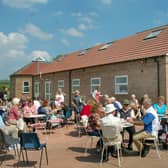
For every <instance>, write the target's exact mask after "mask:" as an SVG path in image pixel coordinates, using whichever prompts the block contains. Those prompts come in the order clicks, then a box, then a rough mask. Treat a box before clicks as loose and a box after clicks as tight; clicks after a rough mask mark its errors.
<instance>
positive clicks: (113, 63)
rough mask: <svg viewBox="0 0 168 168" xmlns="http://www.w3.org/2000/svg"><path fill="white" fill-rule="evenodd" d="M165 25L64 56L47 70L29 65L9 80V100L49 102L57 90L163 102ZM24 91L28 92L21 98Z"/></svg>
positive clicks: (167, 88) (167, 57) (167, 91)
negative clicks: (147, 97)
mask: <svg viewBox="0 0 168 168" xmlns="http://www.w3.org/2000/svg"><path fill="white" fill-rule="evenodd" d="M167 63H168V25H165V26H161V27H157V28H153V29H150V30H146V31H143V32H138V33H136V34H134V35H132V36H129V37H126V38H123V39H119V40H116V41H112V42H109V43H105V44H100V45H97V46H93V47H91V48H88V49H84V50H82V51H76V52H73V53H70V54H67V55H65V56H63V57H61V58H59V60H57V61H53V62H51V63H49V64H47V63H44V62H39V61H38V60H37V61H33V62H32V63H31V64H29V65H27V66H25V67H24V68H22V69H21V70H18V71H17V72H16V73H14V74H12V75H11V83H12V87H11V93H12V94H11V95H12V96H18V97H21V96H31V97H32V96H37V97H41V98H45V99H51V98H54V96H55V92H56V90H57V88H62V89H63V91H64V92H65V93H66V97H65V98H66V102H67V103H68V102H70V100H71V95H72V92H73V91H74V90H75V89H79V90H80V92H81V95H82V96H85V97H86V98H89V97H90V95H91V92H92V91H93V90H94V88H95V87H97V86H100V89H101V93H102V94H109V95H113V96H115V97H117V98H118V99H123V98H128V97H130V95H131V94H132V93H135V94H136V95H137V97H138V98H141V97H142V96H143V94H145V93H147V94H149V95H150V97H151V98H153V99H154V100H156V98H157V97H158V96H159V95H163V96H165V97H166V100H168V64H167ZM24 89H27V90H26V92H25V90H24Z"/></svg>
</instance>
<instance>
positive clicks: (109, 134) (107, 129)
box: [100, 126, 122, 167]
mask: <svg viewBox="0 0 168 168" xmlns="http://www.w3.org/2000/svg"><path fill="white" fill-rule="evenodd" d="M102 133H103V137H102V140H103V148H102V152H101V159H100V163H101V164H102V161H103V153H104V150H105V149H106V154H107V150H108V146H115V147H116V149H117V156H118V166H119V167H121V155H122V153H121V143H122V138H118V140H116V138H117V137H118V136H119V135H120V132H119V130H118V129H117V128H116V127H115V126H102Z"/></svg>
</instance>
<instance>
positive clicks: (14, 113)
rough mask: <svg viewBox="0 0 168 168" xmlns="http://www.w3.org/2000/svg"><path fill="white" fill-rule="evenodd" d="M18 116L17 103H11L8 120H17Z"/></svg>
mask: <svg viewBox="0 0 168 168" xmlns="http://www.w3.org/2000/svg"><path fill="white" fill-rule="evenodd" d="M19 118H20V113H19V108H18V106H17V105H13V106H12V107H11V109H10V112H9V118H8V119H9V120H18V119H19Z"/></svg>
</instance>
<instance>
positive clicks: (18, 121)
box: [0, 88, 168, 160]
mask: <svg viewBox="0 0 168 168" xmlns="http://www.w3.org/2000/svg"><path fill="white" fill-rule="evenodd" d="M0 96H1V97H0V130H1V131H2V132H3V133H4V135H5V138H6V139H7V138H8V136H12V137H13V138H14V139H16V138H18V136H19V133H20V132H22V131H28V130H29V129H28V128H29V126H30V125H31V124H33V123H35V120H34V119H33V118H28V117H26V116H31V115H37V114H43V115H46V118H47V119H49V120H52V119H56V118H57V119H60V120H59V121H60V124H61V125H63V124H66V123H67V122H68V121H69V120H74V123H75V122H77V121H76V120H77V118H80V120H81V122H82V123H83V125H84V127H85V128H86V130H87V133H88V135H89V136H98V137H101V136H102V131H101V127H102V126H104V125H112V126H115V127H116V128H117V129H118V132H119V134H118V136H117V137H116V139H118V138H122V139H123V138H124V132H125V131H127V132H128V135H129V141H128V145H127V151H137V152H141V155H142V157H145V156H146V155H147V154H148V152H149V149H150V148H149V146H147V145H143V144H142V141H141V140H142V139H143V138H145V137H151V136H154V135H155V134H156V133H157V132H158V130H159V129H160V124H161V127H162V129H161V130H162V132H161V134H160V135H159V136H163V134H164V133H166V131H167V129H168V128H167V120H165V119H164V116H165V115H166V114H167V105H166V103H165V98H164V97H163V96H160V97H159V98H158V102H156V103H154V104H153V103H152V100H151V99H150V97H149V96H148V95H147V94H145V95H143V97H142V98H141V100H138V99H137V98H136V95H135V94H132V95H131V97H130V99H124V100H123V101H121V102H120V101H118V100H117V99H116V98H115V97H113V96H111V97H110V96H108V95H101V93H100V91H99V90H98V89H97V90H95V91H94V92H93V93H92V98H91V99H89V100H87V101H83V99H82V96H81V95H80V91H79V90H76V91H75V92H74V93H73V96H72V102H71V106H68V105H67V104H66V102H65V98H64V93H63V92H62V90H61V89H60V88H59V89H58V90H57V92H56V94H55V99H53V100H51V101H48V100H38V99H32V98H27V99H20V98H16V97H15V98H13V99H12V100H11V101H9V100H8V99H7V89H4V90H3V93H2V94H0ZM100 97H102V98H103V102H101V101H100ZM122 121H127V122H129V123H132V124H133V125H132V126H130V127H127V128H124V129H122V128H121V122H122ZM135 125H143V126H144V128H143V130H141V131H140V132H136V129H135ZM167 139H168V137H167ZM98 145H99V146H101V139H100V140H99V142H98ZM112 151H113V150H112V149H111V150H109V152H112ZM112 153H113V152H112ZM104 160H108V157H106V158H104Z"/></svg>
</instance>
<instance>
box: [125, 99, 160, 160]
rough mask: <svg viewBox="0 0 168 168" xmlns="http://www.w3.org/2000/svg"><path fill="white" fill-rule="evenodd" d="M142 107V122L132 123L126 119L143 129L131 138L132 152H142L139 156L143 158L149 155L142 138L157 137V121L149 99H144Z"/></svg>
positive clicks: (148, 148) (147, 147)
mask: <svg viewBox="0 0 168 168" xmlns="http://www.w3.org/2000/svg"><path fill="white" fill-rule="evenodd" d="M143 107H144V109H143V113H144V115H143V118H142V121H133V120H131V119H128V121H129V122H131V123H133V124H136V125H144V129H143V130H141V131H139V132H137V133H136V134H135V135H134V136H133V150H136V151H138V152H140V151H142V153H141V156H142V157H145V156H146V155H147V154H148V153H149V150H150V147H149V146H148V145H145V144H143V143H142V141H143V139H144V138H148V137H153V136H157V134H158V130H159V119H158V115H157V113H156V111H155V109H154V108H153V107H152V101H151V99H149V98H147V99H145V100H144V102H143Z"/></svg>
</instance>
